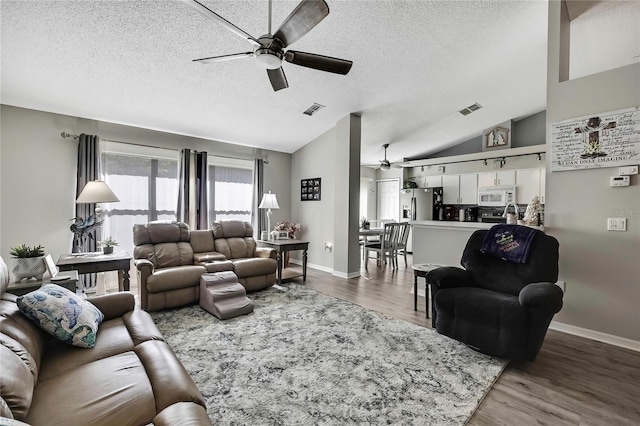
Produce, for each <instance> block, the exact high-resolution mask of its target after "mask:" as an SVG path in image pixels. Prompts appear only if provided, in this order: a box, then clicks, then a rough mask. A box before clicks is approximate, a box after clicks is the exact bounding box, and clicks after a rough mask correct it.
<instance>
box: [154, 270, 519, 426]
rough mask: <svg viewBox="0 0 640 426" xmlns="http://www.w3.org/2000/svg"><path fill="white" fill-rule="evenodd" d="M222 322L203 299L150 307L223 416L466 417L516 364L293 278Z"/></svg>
mask: <svg viewBox="0 0 640 426" xmlns="http://www.w3.org/2000/svg"><path fill="white" fill-rule="evenodd" d="M249 296H250V298H251V299H252V300H253V301H254V303H255V312H254V313H252V314H250V315H247V316H242V317H237V318H233V319H230V320H226V321H220V320H218V319H217V318H215V317H214V316H212V315H210V314H209V313H207V312H205V311H204V310H202V309H200V307H199V306H190V307H185V308H180V309H174V310H169V311H163V312H154V313H152V316H153V319H154V320H155V321H156V324H157V325H158V328H159V329H160V331H161V332H162V334H163V335H164V336H165V338H166V339H167V342H168V343H169V345H171V347H172V348H173V349H174V351H175V352H176V354H177V355H178V358H179V359H180V360H181V361H182V363H183V364H184V366H185V367H186V369H187V371H188V372H189V373H190V374H191V376H192V377H193V379H194V380H195V382H196V384H197V385H198V387H199V388H200V390H201V392H202V394H203V396H204V399H205V401H206V403H207V408H208V413H209V417H211V420H212V421H213V423H214V424H216V425H218V424H223V425H314V424H321V425H346V424H419V425H426V424H437V425H462V424H464V423H465V422H466V421H467V420H468V419H469V417H471V415H472V414H473V412H474V411H475V410H476V408H477V406H478V405H479V404H480V401H482V399H483V398H484V396H485V394H486V393H487V392H488V391H489V389H490V388H491V386H492V385H493V383H494V381H495V380H496V379H497V378H498V377H499V376H500V374H501V373H502V370H503V369H504V367H505V366H506V362H505V361H503V360H500V359H497V358H492V357H488V356H485V355H482V354H479V353H477V352H475V351H473V350H471V349H469V348H467V347H466V346H464V345H463V344H461V343H458V342H456V341H454V340H451V339H448V338H446V337H444V336H441V335H439V334H438V333H436V332H434V331H432V330H430V329H426V328H422V327H418V326H416V325H413V324H410V323H408V322H405V321H401V320H396V319H392V318H388V317H386V316H384V315H381V314H378V313H376V312H373V311H370V310H367V309H364V308H362V307H360V306H358V305H354V304H352V303H349V302H346V301H343V300H339V299H335V298H333V297H329V296H326V295H323V294H320V293H318V292H316V291H315V290H312V289H308V288H306V287H304V286H301V285H298V284H295V283H291V284H288V285H287V286H286V287H284V286H283V287H277V286H276V287H273V288H270V289H268V290H265V291H262V292H257V293H251V294H250V295H249Z"/></svg>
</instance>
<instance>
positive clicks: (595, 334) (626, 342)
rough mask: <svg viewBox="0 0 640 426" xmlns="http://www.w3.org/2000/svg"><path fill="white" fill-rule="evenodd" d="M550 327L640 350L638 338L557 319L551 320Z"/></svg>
mask: <svg viewBox="0 0 640 426" xmlns="http://www.w3.org/2000/svg"><path fill="white" fill-rule="evenodd" d="M549 328H550V329H552V330H556V331H561V332H563V333H567V334H573V335H574V336H580V337H584V338H586V339H591V340H596V341H598V342H602V343H607V344H609V345H613V346H619V347H621V348H625V349H631V350H632V351H636V352H640V342H639V341H637V340H632V339H627V338H626V337H620V336H615V335H613V334H608V333H603V332H601V331H595V330H589V329H587V328H582V327H576V326H575V325H569V324H563V323H561V322H556V321H551V324H550V325H549Z"/></svg>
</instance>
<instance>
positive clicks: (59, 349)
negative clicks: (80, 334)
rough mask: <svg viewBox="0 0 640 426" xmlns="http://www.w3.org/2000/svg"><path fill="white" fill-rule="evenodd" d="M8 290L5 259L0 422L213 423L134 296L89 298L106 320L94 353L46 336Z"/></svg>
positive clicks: (0, 265) (0, 278)
mask: <svg viewBox="0 0 640 426" xmlns="http://www.w3.org/2000/svg"><path fill="white" fill-rule="evenodd" d="M8 285H9V272H8V269H7V266H6V265H5V263H4V261H3V260H2V258H0V297H1V298H0V343H1V345H0V374H1V376H0V393H1V395H0V396H1V398H0V424H23V423H21V422H24V423H26V424H31V425H33V426H37V425H47V426H51V425H119V426H120V425H151V424H153V425H177V424H197V425H210V424H211V421H210V420H209V418H208V416H207V412H206V409H205V404H204V401H203V399H202V395H201V394H200V391H199V390H198V388H197V387H196V385H195V383H194V382H193V380H192V379H191V377H190V376H189V374H188V373H187V371H186V370H185V369H184V367H183V366H182V364H181V363H180V361H179V360H178V358H177V357H176V356H175V354H174V352H173V350H172V349H171V348H170V347H169V346H168V345H167V343H166V342H165V341H164V339H163V337H162V335H161V334H160V332H159V331H158V329H157V328H156V326H155V324H154V323H153V320H152V319H151V317H150V316H149V314H147V313H146V312H144V311H142V310H140V309H134V298H133V295H132V294H131V293H116V294H109V295H106V296H99V297H95V298H92V299H90V302H91V303H93V305H95V306H96V307H97V308H98V309H99V310H100V311H101V312H102V313H103V314H104V319H103V321H102V323H100V325H99V326H98V333H97V337H96V341H95V346H94V347H93V348H90V349H88V348H79V347H75V346H71V345H69V344H67V343H64V342H61V341H60V340H57V339H56V338H54V337H52V336H51V335H49V334H47V333H46V332H45V331H43V330H42V329H41V328H40V327H39V326H38V325H36V324H35V323H34V322H32V321H31V320H30V319H29V318H27V316H25V315H24V314H23V313H22V312H21V311H20V310H19V308H18V306H17V304H16V299H17V297H16V296H14V295H13V294H9V293H6V289H7V287H8ZM10 419H15V420H10Z"/></svg>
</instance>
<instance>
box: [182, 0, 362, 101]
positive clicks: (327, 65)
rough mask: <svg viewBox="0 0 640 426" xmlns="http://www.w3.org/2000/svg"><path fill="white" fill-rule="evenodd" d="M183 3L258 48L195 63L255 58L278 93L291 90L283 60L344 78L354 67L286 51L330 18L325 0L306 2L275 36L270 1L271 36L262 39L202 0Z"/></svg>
mask: <svg viewBox="0 0 640 426" xmlns="http://www.w3.org/2000/svg"><path fill="white" fill-rule="evenodd" d="M182 2H183V3H186V4H187V5H189V6H191V7H192V8H193V9H195V10H196V11H197V12H199V13H200V14H202V15H204V16H205V17H207V18H209V19H211V20H212V21H214V22H216V23H217V24H219V25H221V26H222V27H224V28H225V29H227V30H228V31H230V32H232V33H233V34H235V35H237V36H238V37H241V38H242V39H244V40H247V41H248V42H249V43H250V44H252V45H253V46H254V50H253V51H252V52H243V53H233V54H230V55H221V56H211V57H207V58H200V59H194V60H193V61H194V62H199V63H202V64H209V63H213V62H221V61H229V60H234V59H242V58H247V57H254V58H255V61H256V64H257V65H258V66H259V67H260V68H263V69H266V70H267V75H268V77H269V81H270V82H271V87H273V90H274V91H278V90H281V89H286V88H287V87H289V84H288V83H287V77H286V76H285V74H284V70H283V69H282V61H283V60H284V61H286V62H289V63H292V64H294V65H298V66H302V67H306V68H312V69H315V70H318V71H325V72H330V73H334V74H342V75H346V74H347V73H349V71H350V70H351V66H352V65H353V62H351V61H349V60H346V59H339V58H333V57H330V56H324V55H318V54H315V53H307V52H299V51H294V50H288V51H285V49H286V48H287V47H288V46H289V45H291V44H293V43H294V42H296V41H297V40H299V39H300V38H301V37H303V36H304V35H305V34H307V33H308V32H309V31H311V29H313V27H315V26H316V25H318V24H319V23H320V21H322V20H323V19H324V18H326V17H327V15H329V6H328V5H327V3H326V2H325V1H324V0H302V1H301V2H300V3H299V4H298V5H297V6H296V8H295V9H293V11H292V12H291V14H290V15H289V16H288V17H287V18H286V19H285V20H284V22H283V23H282V25H281V26H280V28H278V30H277V31H276V32H275V33H274V34H273V35H272V34H271V0H269V16H268V21H269V22H268V31H269V33H268V34H265V35H263V36H261V37H260V38H258V39H256V38H254V37H253V36H251V35H250V34H248V33H247V32H245V31H244V30H242V29H240V28H238V27H236V26H235V25H234V24H232V23H231V22H229V21H227V20H226V19H224V18H223V17H222V16H220V15H218V14H217V13H215V12H214V11H213V10H211V9H209V8H208V7H207V6H205V5H204V4H202V3H201V2H200V1H198V0H182Z"/></svg>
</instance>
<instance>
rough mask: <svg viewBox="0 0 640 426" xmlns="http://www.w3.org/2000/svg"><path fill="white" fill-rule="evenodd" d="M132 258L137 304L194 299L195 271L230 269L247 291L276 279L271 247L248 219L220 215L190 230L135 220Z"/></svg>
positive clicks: (151, 306) (162, 305) (151, 307)
mask: <svg viewBox="0 0 640 426" xmlns="http://www.w3.org/2000/svg"><path fill="white" fill-rule="evenodd" d="M133 242H134V244H135V246H136V247H135V248H134V251H133V257H134V263H135V265H136V268H137V270H138V282H139V285H140V304H141V306H142V309H145V310H147V311H157V310H161V309H166V308H173V307H177V306H183V305H188V304H191V303H197V302H198V301H199V300H200V276H201V275H202V274H204V273H206V272H221V271H233V272H234V273H235V274H236V275H237V276H238V282H239V283H240V284H242V285H243V286H244V287H245V289H246V290H247V291H256V290H262V289H264V288H267V287H270V286H272V285H273V284H275V281H276V269H277V262H276V253H275V251H274V250H273V249H270V248H261V247H257V244H256V241H255V239H254V238H253V228H252V227H251V225H250V224H249V223H247V222H241V221H225V222H216V223H214V224H213V229H210V230H209V229H207V230H193V231H192V230H190V229H189V226H188V225H187V224H185V223H182V222H160V221H158V222H149V223H147V224H139V225H134V227H133Z"/></svg>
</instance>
